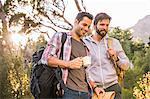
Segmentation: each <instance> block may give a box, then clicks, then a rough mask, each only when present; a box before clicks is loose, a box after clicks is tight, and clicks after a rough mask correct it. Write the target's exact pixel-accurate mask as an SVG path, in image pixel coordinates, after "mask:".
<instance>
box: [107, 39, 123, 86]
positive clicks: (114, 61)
mask: <svg viewBox="0 0 150 99" xmlns="http://www.w3.org/2000/svg"><path fill="white" fill-rule="evenodd" d="M112 42H113V40H112V38H110V37H109V38H108V43H107V45H108V48H112ZM110 59H111V61H112V62H113V64H114V67H115V70H116V73H117V76H118V82H119V84H120V86H123V80H124V75H125V70H122V69H121V68H120V67H119V66H118V65H117V59H115V58H114V57H113V56H110Z"/></svg>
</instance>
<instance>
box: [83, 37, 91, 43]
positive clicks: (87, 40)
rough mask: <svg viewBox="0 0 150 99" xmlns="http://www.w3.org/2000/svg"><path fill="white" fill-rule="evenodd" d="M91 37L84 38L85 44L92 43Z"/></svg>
mask: <svg viewBox="0 0 150 99" xmlns="http://www.w3.org/2000/svg"><path fill="white" fill-rule="evenodd" d="M91 40H92V39H91V36H86V37H83V41H84V42H85V43H88V42H91Z"/></svg>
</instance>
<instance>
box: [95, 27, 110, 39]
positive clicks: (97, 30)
mask: <svg viewBox="0 0 150 99" xmlns="http://www.w3.org/2000/svg"><path fill="white" fill-rule="evenodd" d="M96 32H97V33H98V34H99V35H100V36H101V37H102V38H103V37H104V36H105V35H106V34H107V31H106V30H104V29H103V30H99V29H98V28H97V27H96Z"/></svg>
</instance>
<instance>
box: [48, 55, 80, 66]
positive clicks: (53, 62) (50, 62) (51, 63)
mask: <svg viewBox="0 0 150 99" xmlns="http://www.w3.org/2000/svg"><path fill="white" fill-rule="evenodd" d="M82 64H83V60H82V57H78V58H75V59H74V60H71V61H64V60H60V59H58V58H57V57H54V56H49V57H48V65H49V66H51V67H58V66H59V67H61V68H70V69H79V68H80V67H81V66H82Z"/></svg>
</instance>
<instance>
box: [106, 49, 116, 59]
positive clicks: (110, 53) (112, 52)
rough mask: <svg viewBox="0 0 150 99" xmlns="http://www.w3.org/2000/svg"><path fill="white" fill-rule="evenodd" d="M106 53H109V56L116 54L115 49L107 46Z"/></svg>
mask: <svg viewBox="0 0 150 99" xmlns="http://www.w3.org/2000/svg"><path fill="white" fill-rule="evenodd" d="M108 54H109V55H110V56H115V57H116V56H117V55H116V51H115V50H113V49H112V48H109V49H108Z"/></svg>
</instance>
